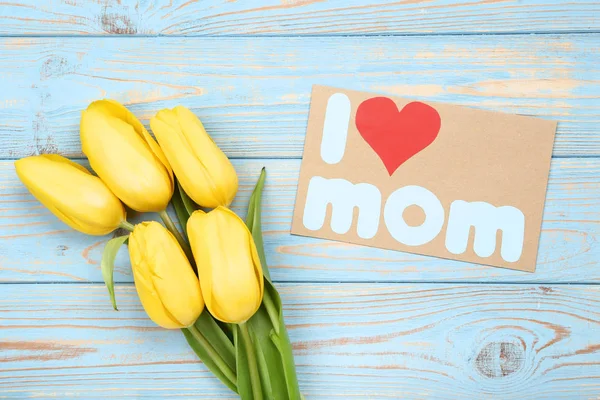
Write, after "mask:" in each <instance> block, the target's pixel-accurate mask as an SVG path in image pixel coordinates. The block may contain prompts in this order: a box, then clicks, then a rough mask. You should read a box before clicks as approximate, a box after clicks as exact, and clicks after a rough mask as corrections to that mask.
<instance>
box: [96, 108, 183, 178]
mask: <svg viewBox="0 0 600 400" xmlns="http://www.w3.org/2000/svg"><path fill="white" fill-rule="evenodd" d="M88 109H92V110H93V109H99V110H100V111H101V112H104V113H105V114H107V115H114V116H116V117H118V118H120V119H122V120H123V121H125V122H126V123H128V124H129V125H131V126H132V127H133V129H135V131H136V133H137V134H138V135H140V136H141V137H142V139H144V141H145V142H146V144H147V145H148V147H149V148H150V150H151V151H152V152H153V153H154V155H155V156H156V157H157V158H158V159H159V160H160V162H161V163H162V164H163V165H164V167H165V168H166V169H167V171H168V172H169V176H170V177H171V183H174V181H173V170H172V169H171V166H170V164H169V161H168V160H167V157H165V154H164V153H163V151H162V149H161V148H160V146H159V145H158V143H156V141H155V140H154V139H153V138H152V136H150V133H148V130H146V128H145V127H144V125H143V124H142V123H141V122H140V120H139V119H137V118H136V116H135V115H133V113H132V112H131V111H129V109H127V107H125V106H124V105H122V104H121V103H119V102H118V101H115V100H111V99H104V100H98V101H95V102H93V103H92V104H90V106H89V107H88Z"/></svg>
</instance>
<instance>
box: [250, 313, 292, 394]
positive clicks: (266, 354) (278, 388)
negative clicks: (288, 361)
mask: <svg viewBox="0 0 600 400" xmlns="http://www.w3.org/2000/svg"><path fill="white" fill-rule="evenodd" d="M248 324H249V325H250V329H251V331H252V333H253V336H254V338H255V346H256V348H257V353H258V354H259V355H258V356H257V358H258V360H259V363H258V365H259V368H260V371H259V372H260V377H261V381H262V382H263V389H264V392H265V393H264V394H265V397H266V398H268V399H274V400H279V399H288V398H289V396H288V390H287V385H286V378H285V372H284V371H283V361H282V357H281V353H280V352H279V350H278V349H277V347H276V346H275V343H273V341H272V340H271V338H270V336H271V333H272V332H274V330H273V326H272V324H271V320H270V318H269V315H268V313H267V311H266V310H265V308H264V306H261V307H260V308H259V309H258V311H257V312H256V314H254V316H253V317H252V318H251V319H250V321H248ZM261 359H262V360H261Z"/></svg>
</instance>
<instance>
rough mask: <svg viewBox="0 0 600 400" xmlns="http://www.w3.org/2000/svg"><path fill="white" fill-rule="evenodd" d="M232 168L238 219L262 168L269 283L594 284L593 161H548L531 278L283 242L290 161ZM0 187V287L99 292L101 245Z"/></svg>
mask: <svg viewBox="0 0 600 400" xmlns="http://www.w3.org/2000/svg"><path fill="white" fill-rule="evenodd" d="M234 165H235V167H236V169H237V171H238V175H239V177H240V191H239V193H238V197H237V199H236V201H235V202H234V204H233V209H234V210H235V211H236V212H238V213H239V214H240V215H242V216H243V215H245V210H246V205H247V203H248V198H249V196H250V193H251V191H252V189H253V187H254V184H255V182H256V179H257V177H258V174H259V171H260V169H261V168H262V167H263V166H266V168H267V173H268V177H267V186H266V191H265V199H264V214H263V215H264V217H263V218H264V220H263V228H264V235H265V245H266V250H267V258H268V260H269V265H270V266H271V269H272V271H273V273H272V275H273V277H274V279H275V280H277V281H329V282H339V281H394V282H397V281H403V282H411V281H419V282H438V281H473V282H513V281H519V282H599V281H600V244H599V240H598V239H599V237H600V224H598V221H599V220H600V159H592V158H590V159H554V160H553V163H552V170H551V174H550V183H549V189H548V194H547V201H546V208H545V213H544V223H543V226H542V236H541V242H540V250H539V257H538V268H537V272H536V273H535V274H530V273H524V272H518V271H512V270H506V269H499V268H491V267H485V266H480V265H473V264H469V263H465V262H456V261H450V260H442V259H437V258H433V257H426V256H418V255H411V254H407V253H401V252H394V251H388V250H380V249H373V248H369V247H362V246H358V245H350V244H344V243H338V242H331V241H326V240H320V239H311V238H304V237H300V236H292V235H290V233H289V231H290V223H291V219H292V207H293V205H294V200H295V194H296V185H297V179H298V170H299V166H300V161H299V160H235V161H234ZM0 182H2V184H1V186H0V281H5V282H7V281H8V282H48V281H50V282H59V281H93V282H102V277H101V274H100V266H99V263H100V259H101V255H102V250H103V247H104V244H105V242H106V240H107V237H92V236H85V235H83V234H79V233H77V232H74V231H70V230H69V229H68V228H67V227H66V226H65V225H63V224H62V223H61V222H59V221H58V219H56V218H55V217H54V216H53V215H51V214H50V213H49V212H48V211H47V210H46V209H44V208H43V206H41V205H40V204H39V203H38V202H37V201H36V200H35V199H33V197H32V196H31V195H30V194H29V193H28V192H27V190H26V189H25V188H24V187H23V186H22V184H21V183H20V182H19V181H18V180H17V177H16V175H15V174H14V170H13V166H12V162H2V163H0ZM146 218H147V215H146ZM139 219H140V218H138V220H139ZM116 265H117V267H116V274H115V279H116V281H118V282H131V281H132V277H131V272H130V267H129V261H128V256H127V252H126V251H125V249H123V250H121V252H120V255H119V257H118V259H117V263H116Z"/></svg>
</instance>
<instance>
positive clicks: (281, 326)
mask: <svg viewBox="0 0 600 400" xmlns="http://www.w3.org/2000/svg"><path fill="white" fill-rule="evenodd" d="M265 179H266V171H265V169H264V168H263V169H262V171H261V174H260V177H259V179H258V182H257V183H256V187H255V188H254V192H252V196H251V197H250V203H249V204H248V215H247V217H246V225H247V226H248V229H249V230H250V232H251V233H252V237H253V239H254V243H255V244H256V250H257V251H258V255H259V257H260V260H261V264H262V268H263V274H264V276H265V282H264V283H265V291H264V297H263V303H262V305H261V307H260V308H259V310H258V311H257V313H256V314H254V316H253V317H252V318H250V321H249V325H250V329H251V330H252V333H253V336H254V337H255V338H256V340H255V341H256V344H255V345H256V347H257V351H258V350H259V351H260V352H261V353H262V355H261V356H260V357H262V358H263V360H264V362H262V361H261V359H260V357H259V360H258V364H259V367H260V374H261V380H262V381H265V380H268V381H269V384H267V385H263V387H268V389H269V391H267V390H265V392H266V393H267V395H270V396H272V397H271V398H273V399H276V400H278V399H293V400H300V399H301V398H302V395H301V394H300V388H299V386H298V377H297V375H296V365H295V363H294V355H293V353H292V345H291V343H290V339H289V337H288V334H287V330H286V328H285V321H284V320H283V310H282V305H281V298H280V297H279V292H277V289H275V286H273V283H272V282H271V277H270V274H269V268H268V266H267V261H266V256H265V251H264V243H263V239H262V231H261V199H262V191H263V188H264V184H265Z"/></svg>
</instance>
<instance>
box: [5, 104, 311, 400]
mask: <svg viewBox="0 0 600 400" xmlns="http://www.w3.org/2000/svg"><path fill="white" fill-rule="evenodd" d="M150 127H151V129H152V131H153V133H154V136H155V137H156V140H155V139H154V138H153V137H152V136H151V135H150V133H149V132H148V131H147V130H146V128H145V127H144V125H143V124H142V123H141V122H140V121H139V120H138V119H137V118H136V117H135V116H134V115H133V114H132V113H131V112H130V111H129V110H128V109H127V108H125V107H124V106H123V105H121V104H119V103H117V102H115V101H112V100H100V101H96V102H93V103H92V104H90V106H89V107H88V108H87V109H86V110H85V111H84V112H83V113H82V117H81V127H80V134H81V143H82V148H83V152H84V153H85V155H86V156H87V157H88V159H89V162H90V165H91V167H92V169H93V170H94V171H95V172H96V174H97V175H92V174H91V173H90V171H88V170H87V169H86V168H85V167H83V166H82V165H80V164H78V163H76V162H73V161H70V160H68V159H66V158H64V157H62V156H59V155H55V154H44V155H39V156H31V157H26V158H23V159H21V160H18V161H16V162H15V168H16V171H17V174H18V176H19V178H20V179H21V181H22V182H23V183H24V184H25V186H26V187H27V188H28V189H29V191H30V192H31V194H33V196H35V197H36V198H37V199H38V200H39V201H40V202H41V203H42V204H43V205H45V206H46V207H47V208H48V209H49V210H50V211H51V212H52V213H53V214H55V215H56V216H57V217H58V218H59V219H60V220H62V221H63V222H64V223H65V224H67V225H69V226H70V227H71V228H73V229H76V230H78V231H80V232H83V233H86V234H89V235H106V234H109V233H111V232H113V231H115V230H116V229H117V228H122V229H124V230H126V231H129V232H130V233H129V234H127V235H123V236H116V237H114V238H112V239H111V240H109V241H108V242H107V244H106V247H105V249H104V252H103V256H102V261H101V271H102V276H103V278H104V281H105V283H106V286H107V288H108V292H109V297H110V300H111V302H112V305H113V307H114V309H115V310H116V309H117V302H116V299H115V292H114V283H113V269H114V260H115V257H116V254H117V251H118V250H119V248H120V247H121V246H122V245H123V244H127V245H128V247H129V258H130V260H131V268H132V271H133V277H134V282H135V287H136V291H137V293H138V296H139V298H140V302H141V303H142V306H143V307H144V310H145V311H146V313H147V314H148V316H149V317H150V319H151V320H152V321H154V322H155V323H156V324H158V325H160V326H161V327H163V328H166V329H181V330H182V332H183V334H184V336H185V338H186V340H187V342H188V343H189V345H190V347H191V348H192V349H193V350H194V352H195V353H196V354H197V355H198V357H199V358H200V359H201V360H202V361H203V362H204V364H205V365H206V366H207V367H208V368H209V369H210V370H211V371H212V372H213V373H214V375H215V376H216V377H217V378H219V379H220V380H221V381H222V382H223V383H224V384H225V385H226V386H227V387H228V388H230V389H231V390H233V391H234V392H236V393H238V394H239V396H240V397H241V398H242V399H252V400H260V399H276V400H282V399H301V398H302V395H301V394H300V390H299V387H298V380H297V377H296V370H295V365H294V359H293V355H292V350H291V345H290V341H289V338H288V335H287V331H286V328H285V323H284V320H283V314H282V306H281V300H280V297H279V293H278V292H277V290H276V289H275V287H274V286H273V284H272V283H271V280H270V276H269V270H268V267H267V264H266V259H265V253H264V249H263V242H262V233H261V195H262V189H263V186H264V182H265V177H266V172H265V170H264V168H263V170H262V172H261V174H260V177H259V179H258V182H257V184H256V187H255V189H254V192H253V193H252V196H251V198H250V203H249V206H248V214H247V217H246V221H245V223H244V221H242V220H241V219H240V218H239V217H238V216H237V215H236V214H235V213H234V212H232V211H230V210H229V209H228V208H227V207H228V206H229V204H230V203H231V202H232V200H233V198H234V197H235V194H236V192H237V188H238V179H237V175H236V172H235V170H234V168H233V166H232V164H231V162H230V161H229V159H228V158H227V157H226V156H225V154H224V153H223V152H222V151H221V150H220V149H219V148H218V147H217V145H216V144H215V143H214V142H213V140H212V139H211V138H210V136H209V135H208V134H207V133H206V131H205V129H204V127H203V125H202V123H201V122H200V120H199V119H198V118H197V117H196V116H195V115H194V114H193V113H192V112H191V111H190V110H188V109H187V108H185V107H182V106H178V107H175V108H174V109H172V110H169V109H166V110H162V111H160V112H158V113H157V114H156V115H155V116H154V117H153V118H152V119H151V121H150ZM169 203H171V204H172V207H173V209H174V210H175V213H176V215H177V218H178V220H179V226H180V227H181V229H182V231H180V230H178V228H177V225H176V224H175V222H173V220H172V219H171V216H170V215H169V214H168V213H167V206H168V204H169ZM124 205H125V206H127V207H128V208H129V209H132V210H135V211H138V212H152V213H158V214H159V216H160V218H161V219H162V221H163V223H164V226H163V225H162V224H160V223H159V222H156V221H154V220H152V221H148V222H142V223H139V224H137V225H133V224H131V223H130V222H128V221H127V218H126V217H127V214H126V208H125V207H124ZM209 209H211V210H210V211H207V210H209Z"/></svg>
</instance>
